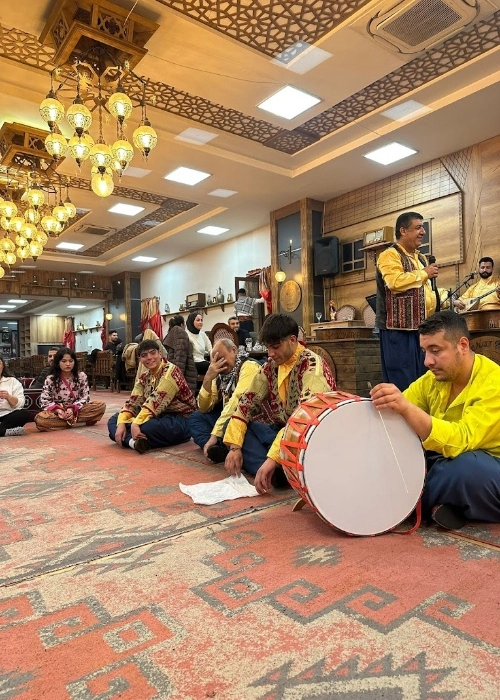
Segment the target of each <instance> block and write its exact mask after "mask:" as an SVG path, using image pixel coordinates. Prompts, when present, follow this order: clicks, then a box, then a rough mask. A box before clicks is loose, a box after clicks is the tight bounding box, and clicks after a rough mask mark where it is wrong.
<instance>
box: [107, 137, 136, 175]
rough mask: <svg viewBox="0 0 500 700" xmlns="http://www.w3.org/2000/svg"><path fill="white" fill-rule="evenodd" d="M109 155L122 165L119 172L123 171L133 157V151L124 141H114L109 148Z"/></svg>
mask: <svg viewBox="0 0 500 700" xmlns="http://www.w3.org/2000/svg"><path fill="white" fill-rule="evenodd" d="M111 153H112V154H113V158H114V159H115V160H117V161H118V162H119V163H120V164H121V165H122V168H121V170H125V168H126V167H127V165H128V164H129V163H130V161H131V160H132V158H133V157H134V149H133V148H132V146H131V144H130V143H129V142H128V141H126V140H125V139H119V140H118V141H115V142H114V144H113V145H112V146H111Z"/></svg>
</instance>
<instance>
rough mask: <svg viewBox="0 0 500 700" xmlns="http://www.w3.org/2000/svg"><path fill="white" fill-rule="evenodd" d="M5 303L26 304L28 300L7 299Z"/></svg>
mask: <svg viewBox="0 0 500 700" xmlns="http://www.w3.org/2000/svg"><path fill="white" fill-rule="evenodd" d="M7 303H8V304H27V303H28V300H27V299H8V300H7Z"/></svg>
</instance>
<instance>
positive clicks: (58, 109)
mask: <svg viewBox="0 0 500 700" xmlns="http://www.w3.org/2000/svg"><path fill="white" fill-rule="evenodd" d="M40 114H41V115H42V119H43V120H44V121H45V122H47V124H48V125H49V127H50V129H51V130H52V129H53V128H54V126H55V125H56V124H59V122H60V121H61V119H62V118H63V117H64V107H63V105H62V104H61V102H59V100H58V99H57V97H56V95H55V92H54V91H53V90H51V91H50V92H49V94H48V95H47V97H46V98H45V99H44V100H43V102H42V104H41V105H40Z"/></svg>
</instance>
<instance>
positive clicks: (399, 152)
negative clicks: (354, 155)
mask: <svg viewBox="0 0 500 700" xmlns="http://www.w3.org/2000/svg"><path fill="white" fill-rule="evenodd" d="M416 152H417V151H415V150H414V149H413V148H408V146H403V145H402V144H400V143H396V142H394V143H390V144H388V145H387V146H382V148H377V149H376V150H375V151H371V152H370V153H365V155H364V157H365V158H368V159H369V160H374V161H375V162H376V163H380V164H381V165H389V164H390V163H395V162H396V161H397V160H402V159H403V158H408V156H413V155H414V154H415V153H416Z"/></svg>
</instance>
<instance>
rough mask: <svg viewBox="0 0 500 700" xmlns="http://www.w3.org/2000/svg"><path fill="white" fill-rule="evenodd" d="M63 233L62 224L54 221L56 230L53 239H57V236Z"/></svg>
mask: <svg viewBox="0 0 500 700" xmlns="http://www.w3.org/2000/svg"><path fill="white" fill-rule="evenodd" d="M63 231H64V224H62V223H61V222H60V221H57V219H56V228H55V231H54V238H57V237H58V236H60V235H61V233H62V232H63Z"/></svg>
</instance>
